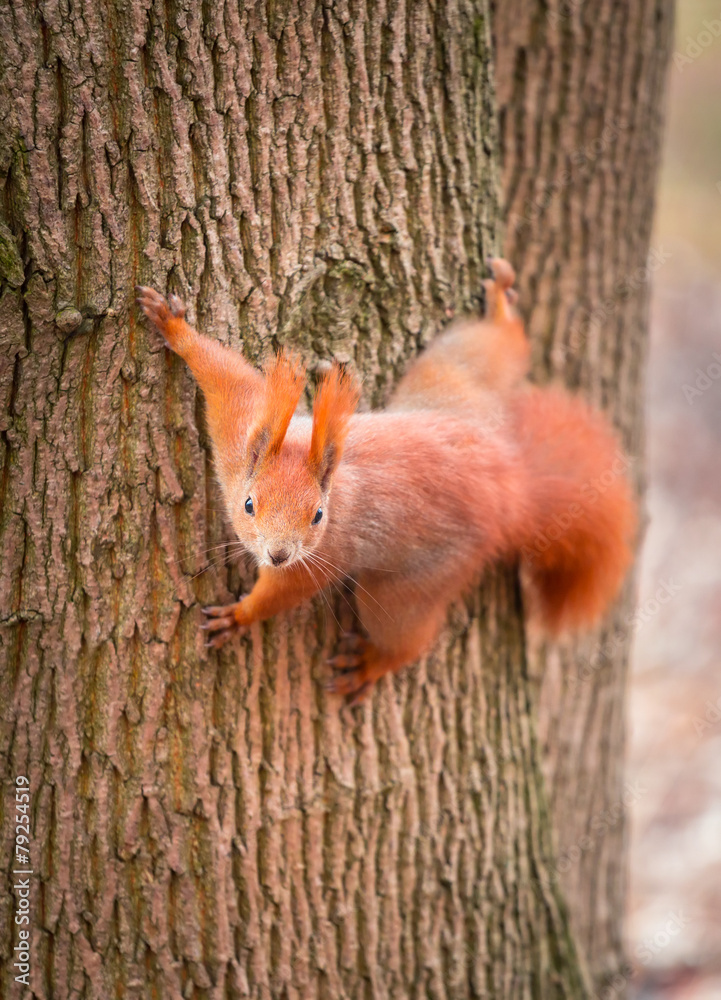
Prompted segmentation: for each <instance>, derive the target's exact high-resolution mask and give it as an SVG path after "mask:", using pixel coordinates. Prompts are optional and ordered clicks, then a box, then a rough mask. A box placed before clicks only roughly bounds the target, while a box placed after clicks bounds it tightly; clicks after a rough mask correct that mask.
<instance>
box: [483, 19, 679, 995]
mask: <svg viewBox="0 0 721 1000" xmlns="http://www.w3.org/2000/svg"><path fill="white" fill-rule="evenodd" d="M496 7H497V9H495V10H494V20H493V34H494V41H495V55H496V81H497V94H498V109H499V119H500V144H501V156H502V161H503V171H502V178H503V179H502V186H503V192H504V199H505V204H506V211H507V228H506V239H505V244H504V252H505V255H506V256H507V257H508V258H509V259H510V260H512V261H513V262H514V264H515V265H516V266H517V268H518V270H519V289H520V303H521V311H522V313H523V314H524V317H525V319H526V320H527V323H528V330H529V334H530V336H531V341H532V343H533V345H534V373H535V375H536V377H537V380H538V381H540V382H545V381H547V380H548V379H549V378H552V377H560V378H562V379H563V380H564V381H565V382H566V384H568V385H570V386H571V387H573V388H574V389H575V388H577V389H579V390H581V391H582V392H583V393H584V395H586V396H587V397H588V398H591V399H593V400H594V401H595V402H596V404H597V405H599V406H601V407H603V408H604V409H605V410H606V411H607V412H608V414H609V416H610V417H611V418H612V420H613V421H614V423H615V424H616V426H617V427H618V428H619V430H620V432H621V437H622V440H623V443H624V445H625V447H626V449H627V451H628V453H629V455H631V456H632V458H633V465H632V472H633V474H634V477H635V479H636V482H637V484H638V485H639V488H641V487H642V485H643V440H644V436H643V401H644V394H643V373H644V362H645V356H646V337H647V330H648V303H649V293H650V282H651V280H655V279H654V275H655V274H656V272H657V271H658V270H659V269H660V268H662V267H663V266H664V265H665V264H666V262H667V260H668V258H669V255H668V254H667V253H666V251H665V250H664V248H663V247H660V246H657V247H654V248H652V249H650V240H651V226H652V220H653V208H654V198H655V190H656V180H657V175H658V166H659V154H660V139H661V127H662V118H663V107H664V90H665V81H666V72H667V67H668V61H669V57H670V51H671V43H672V39H673V30H672V28H673V3H672V0H631V2H630V3H625V4H622V5H619V4H616V3H611V2H606V0H602V2H600V3H598V4H583V3H580V2H573V0H571V2H565V0H563V2H556V0H551V3H550V4H546V3H536V4H533V3H532V4H529V3H527V2H522V0H512V2H510V3H499V4H497V5H496ZM633 604H634V588H633V586H632V582H631V583H630V584H629V586H628V587H627V589H626V593H625V598H624V599H623V600H622V601H621V602H619V605H618V607H617V609H616V613H615V615H614V616H613V618H611V619H610V620H609V621H608V622H607V623H606V625H605V627H604V628H603V629H602V630H600V631H599V632H598V633H597V634H595V635H592V636H589V637H587V638H586V639H585V640H584V641H583V642H578V643H576V644H573V645H571V644H569V645H567V646H565V647H561V648H554V649H550V648H544V647H539V646H537V647H536V648H535V649H534V650H533V655H532V656H531V658H530V670H531V674H532V676H534V677H535V678H536V679H537V681H538V683H539V686H540V705H539V738H540V742H541V745H542V753H543V758H544V771H545V775H546V778H547V787H548V790H549V795H550V799H551V811H552V814H553V819H554V829H555V830H556V831H557V833H556V836H555V846H554V857H553V860H552V862H551V866H550V867H551V871H552V873H553V877H554V880H555V881H558V882H560V883H561V885H562V886H563V889H564V894H565V895H566V897H567V899H568V903H569V907H570V910H571V916H572V926H573V928H574V931H575V934H576V938H577V941H578V943H579V945H580V946H581V949H582V951H583V952H584V953H585V955H586V956H587V959H588V964H589V967H590V970H591V973H592V978H593V982H594V986H595V988H596V989H597V990H601V989H602V988H603V986H604V984H605V983H609V982H611V983H613V982H616V983H618V981H619V978H620V979H621V980H622V979H623V978H629V977H630V975H631V970H630V968H629V966H628V965H627V964H625V963H624V961H623V941H622V933H621V932H622V917H623V909H624V902H625V881H626V868H625V866H626V853H625V841H626V818H627V810H628V807H629V806H630V805H632V803H633V802H634V801H635V800H636V798H637V797H638V796H639V795H642V794H643V792H644V790H643V787H638V786H636V787H632V786H630V785H628V784H627V783H626V782H625V781H624V772H623V763H624V712H625V699H626V674H627V668H628V657H629V652H630V647H631V643H632V640H633V636H634V634H635V632H636V631H637V629H638V627H639V625H640V624H642V622H643V618H642V609H641V615H639V614H638V613H637V614H635V615H634V609H633ZM615 992H616V991H615V988H614V994H615Z"/></svg>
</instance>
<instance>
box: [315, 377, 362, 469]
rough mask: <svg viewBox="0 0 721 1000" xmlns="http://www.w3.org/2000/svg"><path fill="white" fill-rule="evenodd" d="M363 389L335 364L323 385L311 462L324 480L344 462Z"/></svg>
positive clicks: (319, 394)
mask: <svg viewBox="0 0 721 1000" xmlns="http://www.w3.org/2000/svg"><path fill="white" fill-rule="evenodd" d="M359 398H360V390H359V387H358V384H357V382H356V381H355V379H353V378H351V376H350V375H349V374H348V373H347V372H346V371H345V370H344V369H343V368H341V367H340V366H339V365H334V366H333V368H332V369H331V371H330V372H329V373H328V374H327V375H326V376H325V378H324V379H323V381H322V382H321V384H320V387H319V389H318V392H317V394H316V397H315V402H314V403H313V430H312V433H311V438H310V452H309V455H308V461H309V463H310V467H311V469H313V470H315V472H316V475H317V476H318V478H319V479H320V480H322V479H323V478H324V477H325V476H327V475H330V474H331V473H332V471H333V469H334V468H335V466H336V465H337V464H338V462H339V461H340V457H341V453H342V451H343V443H344V441H345V439H346V435H347V433H348V421H349V419H350V417H351V415H352V414H353V412H354V410H355V408H356V406H357V405H358V400H359Z"/></svg>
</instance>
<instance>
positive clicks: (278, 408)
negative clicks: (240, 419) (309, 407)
mask: <svg viewBox="0 0 721 1000" xmlns="http://www.w3.org/2000/svg"><path fill="white" fill-rule="evenodd" d="M304 381H305V373H304V370H303V368H302V367H301V366H300V365H299V364H298V362H297V361H296V360H295V359H294V358H290V357H288V355H286V354H285V353H284V352H283V351H280V352H279V353H278V354H277V355H276V356H275V358H274V359H273V361H271V362H270V364H269V365H268V366H267V367H266V369H265V385H264V391H263V402H262V404H261V405H260V406H259V408H258V417H257V421H256V423H255V424H254V425H253V426H252V428H251V430H250V433H249V434H248V450H249V452H250V462H251V464H252V471H253V472H254V473H255V474H257V473H259V472H260V471H261V470H262V468H263V466H264V464H265V463H266V462H267V461H268V459H270V458H272V457H273V456H274V455H277V454H278V452H279V451H280V449H281V447H282V444H283V441H284V440H285V435H286V433H287V431H288V425H289V424H290V421H291V418H292V416H293V414H294V413H295V409H296V407H297V405H298V400H299V399H300V395H301V393H302V392H303V385H304Z"/></svg>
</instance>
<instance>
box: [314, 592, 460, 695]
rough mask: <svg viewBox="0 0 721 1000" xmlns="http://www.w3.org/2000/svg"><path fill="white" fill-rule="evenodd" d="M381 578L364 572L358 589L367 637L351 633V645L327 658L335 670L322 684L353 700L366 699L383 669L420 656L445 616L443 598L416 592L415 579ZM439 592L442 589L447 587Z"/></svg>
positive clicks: (382, 673)
mask: <svg viewBox="0 0 721 1000" xmlns="http://www.w3.org/2000/svg"><path fill="white" fill-rule="evenodd" d="M379 577H380V573H373V574H370V575H361V576H360V577H359V579H358V586H357V588H356V604H357V607H358V614H359V617H360V619H361V623H362V625H363V628H364V629H365V631H366V632H367V633H368V639H363V638H361V637H360V636H353V637H352V640H351V644H350V648H346V649H344V650H343V651H342V652H340V653H338V654H337V655H336V656H334V657H332V659H330V660H329V661H328V662H329V664H330V665H331V666H332V667H333V669H334V671H335V674H334V676H333V677H331V678H330V680H328V681H327V682H326V683H325V685H324V686H325V687H326V689H327V690H329V691H332V692H334V693H335V694H344V695H348V696H350V704H352V705H356V704H358V703H359V702H361V701H362V700H364V699H365V698H366V697H367V696H368V695H369V694H370V692H371V690H372V688H373V685H374V684H375V682H376V681H378V680H380V678H381V677H383V676H384V674H387V673H391V672H394V671H396V670H399V669H400V668H401V667H404V666H406V665H407V664H409V663H413V661H414V660H417V659H418V658H419V657H420V656H421V655H422V654H423V653H424V652H425V651H426V649H428V647H429V646H430V645H431V644H432V642H433V640H434V639H435V638H436V636H437V635H438V633H439V632H440V630H441V628H442V626H443V622H444V621H445V616H446V606H447V600H446V599H445V597H444V599H443V600H439V601H437V602H436V603H435V604H434V603H432V602H429V600H428V597H427V596H426V595H425V594H419V593H418V592H415V593H414V589H415V588H414V585H413V582H412V581H408V580H404V579H402V578H399V577H398V576H397V575H395V574H390V573H389V574H388V578H387V579H382V578H381V579H379ZM439 593H444V589H443V587H441V588H439ZM345 645H346V647H347V646H348V639H346V644H345Z"/></svg>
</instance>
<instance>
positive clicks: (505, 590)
mask: <svg viewBox="0 0 721 1000" xmlns="http://www.w3.org/2000/svg"><path fill="white" fill-rule="evenodd" d="M0 31H1V32H2V34H1V35H0V53H1V54H2V64H3V69H4V70H5V76H4V80H3V83H2V85H1V86H0V102H1V103H0V114H2V118H3V121H4V122H5V123H6V124H5V127H4V129H3V131H2V134H0V181H1V183H2V190H3V199H2V202H1V203H0V205H1V210H2V225H1V226H0V277H1V278H2V289H1V293H0V337H1V341H0V351H1V357H2V368H1V370H0V378H1V379H2V381H1V382H0V386H1V389H0V391H1V392H2V400H3V407H2V413H3V416H2V420H3V424H2V427H1V428H0V430H1V431H2V438H1V444H2V454H1V455H0V460H1V461H2V463H3V464H2V470H3V471H2V478H1V479H0V512H1V514H0V516H1V518H2V520H1V521H0V534H1V536H2V537H1V539H0V551H1V552H2V564H1V566H0V609H1V614H2V627H0V649H1V650H2V657H3V660H2V664H3V665H2V675H1V676H2V681H1V682H2V723H1V724H0V754H1V755H2V768H3V776H4V780H5V781H6V782H8V781H10V780H11V779H12V778H14V777H15V776H16V775H17V774H26V775H27V776H28V778H29V779H30V785H31V791H32V802H33V810H32V824H33V837H32V861H33V866H34V869H33V870H34V875H33V877H32V880H31V883H32V884H31V890H32V891H31V910H32V915H33V938H32V961H31V965H32V973H31V981H32V992H33V994H34V995H37V996H39V997H45V996H56V997H62V996H88V997H95V996H97V997H106V996H109V995H123V996H131V997H135V996H137V997H146V996H151V995H157V996H172V997H175V996H179V995H184V996H195V997H216V996H217V997H220V996H223V997H226V996H228V997H241V996H246V995H251V996H258V997H267V996H278V997H282V996H287V997H293V996H295V997H311V996H323V997H325V996H327V997H337V996H360V995H364V996H395V997H406V996H419V997H420V996H434V997H435V996H438V997H449V998H455V997H465V996H482V995H486V996H493V997H499V998H501V997H503V998H506V997H516V996H518V997H521V996H523V997H526V996H542V997H544V998H545V997H554V996H559V997H561V996H565V997H574V998H575V997H581V996H583V995H584V986H583V983H582V972H581V970H580V966H581V964H582V962H581V960H580V959H578V958H577V956H576V948H575V945H574V942H573V940H572V939H571V937H570V935H569V933H568V930H567V926H566V920H565V916H564V908H563V902H562V900H561V899H560V896H559V891H558V888H559V887H558V885H557V883H556V881H555V880H554V878H553V874H554V873H553V868H552V865H553V855H552V848H551V844H550V824H549V820H548V815H547V808H546V806H545V804H544V802H545V799H544V791H543V782H542V779H541V773H540V762H539V755H538V752H537V748H536V744H535V740H534V735H533V713H532V712H531V711H530V702H531V697H532V686H531V684H530V682H529V679H528V677H527V674H526V670H525V654H524V648H523V643H522V640H521V638H520V637H521V635H522V623H521V612H520V609H519V607H518V602H517V600H516V589H515V585H514V584H513V583H512V582H511V579H510V577H507V576H506V575H504V574H499V575H498V576H497V577H495V578H494V579H493V580H492V581H491V582H489V584H488V585H487V586H486V588H485V589H484V590H483V591H482V595H475V596H474V597H473V598H472V599H469V602H468V605H467V606H464V607H462V608H460V609H456V611H455V612H454V614H453V616H452V619H451V625H450V629H449V634H448V636H447V637H446V640H445V641H444V642H443V643H441V644H440V646H439V650H438V651H437V652H436V653H435V654H434V655H433V656H431V657H429V658H428V660H427V662H424V663H423V664H422V665H421V666H419V667H417V668H414V669H413V670H408V671H405V672H404V673H403V674H401V675H400V676H398V677H397V678H394V679H387V680H385V681H384V682H382V683H381V684H380V685H379V687H378V690H377V692H376V693H375V695H374V698H373V701H372V702H371V704H369V705H368V706H365V707H363V708H361V709H358V710H355V711H354V712H350V711H348V710H346V709H342V708H340V707H339V704H338V701H337V700H336V699H330V698H327V697H326V696H325V695H324V694H323V693H322V692H321V691H320V689H319V688H318V687H317V685H316V683H315V679H317V678H318V677H321V676H322V675H323V659H324V657H325V656H326V655H327V653H328V652H329V651H330V650H331V649H332V644H333V640H334V633H335V622H334V616H335V615H337V616H338V617H340V618H346V617H347V615H348V610H347V606H346V603H345V597H343V596H341V597H338V598H337V599H336V600H335V603H334V604H333V606H332V607H329V606H328V605H327V604H326V603H324V602H323V601H319V602H317V603H316V604H315V605H314V607H313V609H311V610H310V611H307V610H299V611H298V612H296V613H294V614H292V615H290V616H288V617H287V618H285V619H279V620H277V621H274V622H271V623H269V624H268V625H267V626H264V627H262V628H260V627H257V628H255V629H254V630H253V633H252V635H251V636H250V638H249V639H247V640H243V641H242V642H240V643H237V644H235V645H234V647H233V648H231V649H229V650H226V651H223V653H222V655H220V656H217V655H216V654H212V655H208V654H207V653H206V651H205V650H204V649H203V648H202V643H201V639H200V636H199V633H198V631H197V625H198V620H199V614H198V604H203V603H207V602H209V601H213V602H217V601H219V600H222V599H223V598H224V597H226V598H229V597H230V595H231V593H236V592H238V591H239V590H240V589H241V585H242V582H243V579H244V580H245V582H246V583H247V582H248V574H247V572H245V571H243V569H242V567H241V569H240V570H238V569H237V568H235V567H234V568H232V569H230V570H226V569H225V568H224V566H223V565H222V564H223V559H222V558H221V557H222V556H224V555H226V554H227V550H226V549H224V548H221V549H216V548H215V546H220V545H224V544H225V543H227V542H228V541H229V534H228V531H227V529H226V528H225V527H224V523H223V518H222V514H221V513H220V512H219V511H218V506H219V498H218V496H217V493H216V490H215V488H214V484H213V478H212V465H211V463H210V460H209V458H208V455H207V450H206V448H205V440H204V435H203V430H202V427H203V420H202V407H201V406H200V405H199V403H198V400H197V398H196V394H195V391H194V388H193V385H192V381H191V379H190V377H189V375H188V373H187V372H186V371H185V370H184V369H183V366H182V365H181V364H180V363H179V362H178V360H177V359H173V358H171V357H169V356H167V355H166V354H165V353H164V352H163V351H161V350H158V349H157V346H156V344H155V341H154V339H153V337H152V335H151V334H150V333H149V331H147V330H146V328H145V327H144V325H143V324H142V323H139V322H138V318H137V315H136V313H135V311H134V309H133V307H132V300H133V291H132V289H133V286H134V284H135V283H136V282H138V281H140V282H143V283H146V284H154V285H155V286H157V287H160V288H164V287H166V286H168V285H169V286H170V287H171V288H173V289H174V290H176V291H178V292H179V293H180V294H181V295H182V296H183V297H184V298H185V300H186V301H187V302H188V304H189V306H190V316H191V318H192V319H194V320H195V321H196V322H197V323H198V325H200V326H201V327H202V329H203V330H204V331H205V332H207V333H209V334H211V335H214V336H217V337H218V338H220V339H222V340H225V341H226V342H229V343H232V344H235V345H239V344H241V343H242V344H243V345H244V348H245V350H246V353H247V354H248V355H249V356H250V357H251V358H259V357H260V356H261V355H262V354H263V353H265V352H267V351H268V350H270V349H271V348H272V347H273V346H275V345H276V344H277V343H279V342H289V343H292V344H293V345H294V346H295V347H296V348H297V349H299V350H300V351H301V353H302V354H303V355H304V357H305V358H306V360H307V361H308V362H309V363H311V364H313V363H315V362H317V361H322V360H323V359H325V358H328V357H331V356H333V355H335V356H336V357H339V358H341V359H346V358H350V359H352V360H353V361H354V362H355V364H356V365H357V366H358V368H359V370H360V371H361V372H363V373H364V375H365V376H366V383H365V384H366V389H367V393H366V395H367V400H368V402H371V403H379V402H382V400H383V398H384V397H385V394H386V392H387V389H388V387H389V385H390V384H391V383H392V381H393V380H394V378H395V377H396V375H397V374H398V373H399V372H400V371H401V370H402V368H403V365H404V363H405V361H406V359H407V358H408V357H409V356H410V355H411V354H412V353H413V352H414V351H415V350H416V349H417V348H418V346H419V345H421V344H422V343H423V342H424V341H425V340H426V339H427V338H428V337H430V336H432V334H433V332H434V330H435V329H436V328H437V327H438V325H440V324H441V323H442V322H445V321H446V319H447V317H448V316H450V315H453V314H455V313H459V312H463V311H467V310H469V309H475V308H477V306H478V291H479V288H480V279H481V276H482V264H481V262H482V260H483V258H484V256H485V255H486V254H487V253H488V252H490V251H491V250H494V249H497V245H496V226H497V223H498V215H499V212H498V205H497V199H496V174H497V139H496V133H495V127H494V104H493V93H492V86H491V81H490V59H489V23H488V17H487V11H486V9H485V7H484V6H483V4H481V3H469V2H464V0H449V2H448V3H445V4H440V5H437V4H432V3H429V2H428V0H408V2H407V3H405V4H404V3H400V4H391V3H385V2H379V3H377V4H376V3H373V4H365V3H361V2H355V3H347V4H342V3H339V4H333V5H328V6H323V5H320V4H318V5H310V4H308V5H306V4H293V3H284V2H280V3H274V4H269V5H261V4H256V5H253V6H241V5H234V4H232V3H227V4H224V3H217V4H202V5H201V4H200V3H198V2H195V0H193V2H186V3H185V4H181V3H176V2H172V0H171V2H168V3H165V4H158V3H156V4H152V5H144V4H141V3H140V2H139V0H130V2H128V3H126V4H122V5H121V4H119V3H116V2H110V3H108V4H107V5H106V6H104V7H103V8H102V9H101V8H100V7H98V5H95V4H92V3H90V2H88V0H85V2H83V3H80V4H78V5H74V6H72V7H70V6H66V5H65V4H62V3H61V4H54V3H39V4H31V3H30V2H29V0H27V2H24V3H23V2H19V3H17V4H13V5H12V8H11V7H9V6H3V7H2V8H0ZM507 163H508V160H507ZM513 252H516V253H519V252H520V251H514V249H512V250H511V253H513ZM531 291H532V292H533V291H534V289H533V288H532V287H531ZM534 315H535V314H534ZM537 326H538V324H537V322H536V321H535V320H534V329H535V328H537ZM544 331H545V327H544ZM545 342H546V341H544V343H545ZM621 363H622V362H621V360H619V361H618V364H619V366H620V365H621ZM623 363H624V364H627V363H628V359H625V360H624V361H623ZM603 371H604V372H605V369H603ZM588 372H589V373H591V368H590V366H589V368H588ZM606 377H607V374H604V375H603V378H604V380H605V379H606ZM634 377H635V375H634V374H633V373H632V374H631V375H630V376H629V382H628V384H629V385H633V384H634V383H633V379H634ZM591 378H592V373H591V374H589V381H588V383H587V384H588V385H589V386H590V385H591V381H590V379H591ZM599 379H601V370H600V372H599ZM593 384H594V385H595V383H593ZM599 384H601V383H600V382H599ZM603 384H604V385H606V384H607V383H606V382H605V381H604V382H603ZM216 557H217V558H216ZM615 697H616V695H613V698H615ZM609 698H611V696H609ZM613 698H611V701H612V703H613V705H615V704H616V701H613ZM614 717H615V716H614ZM614 766H615V764H614ZM2 809H3V812H2V844H3V864H5V859H9V858H11V857H12V850H11V849H12V838H13V836H14V830H15V826H14V822H13V820H14V812H13V809H12V802H11V800H10V799H9V798H8V796H7V795H4V796H3V803H2ZM11 885H12V881H11V879H10V877H9V876H8V878H7V881H6V886H7V890H8V891H7V892H3V893H2V894H0V927H1V928H2V934H1V935H0V936H1V941H2V943H1V944H0V955H2V957H3V960H6V959H7V958H8V957H9V955H10V953H11V948H12V934H11V931H12V929H13V927H12V918H13V912H14V905H15V901H14V897H13V894H12V892H11V891H10V887H11ZM1 975H2V978H1V979H0V991H2V993H3V995H9V996H14V995H19V994H18V992H17V991H18V986H17V984H15V983H13V980H12V970H11V969H10V968H9V967H8V965H7V962H5V968H4V970H3V972H2V974H1Z"/></svg>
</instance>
